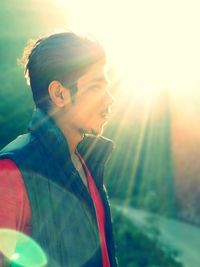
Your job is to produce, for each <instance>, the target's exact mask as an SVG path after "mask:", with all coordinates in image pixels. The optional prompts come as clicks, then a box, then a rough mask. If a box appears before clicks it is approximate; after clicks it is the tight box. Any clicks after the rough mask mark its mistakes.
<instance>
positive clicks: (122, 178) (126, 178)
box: [0, 0, 200, 267]
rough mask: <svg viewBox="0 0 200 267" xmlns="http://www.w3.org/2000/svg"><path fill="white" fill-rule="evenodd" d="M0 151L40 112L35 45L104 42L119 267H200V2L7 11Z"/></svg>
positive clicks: (89, 3)
mask: <svg viewBox="0 0 200 267" xmlns="http://www.w3.org/2000/svg"><path fill="white" fill-rule="evenodd" d="M0 7H1V8H0V33H1V34H0V148H2V147H3V146H4V145H6V144H7V143H8V142H10V141H11V140H12V139H14V138H15V137H16V136H17V135H19V134H22V133H25V132H26V129H27V124H28V122H29V120H30V118H31V114H32V111H33V108H34V104H33V100H32V95H31V90H30V88H29V87H28V85H27V84H26V82H25V79H24V77H23V69H22V68H21V67H20V66H19V65H18V63H17V61H18V59H19V58H20V57H21V55H22V52H23V49H24V47H25V45H26V43H27V41H28V40H29V39H32V38H33V39H34V38H37V37H40V36H43V35H46V34H49V33H54V32H57V31H59V32H60V31H64V30H66V29H69V28H70V29H72V30H75V31H84V32H85V31H86V32H89V33H92V34H93V35H95V36H96V37H97V38H98V39H99V40H100V41H101V42H102V43H103V45H104V46H105V48H106V50H107V54H108V62H109V65H110V67H111V68H110V79H111V82H112V87H111V91H112V93H113V95H114V97H115V105H114V107H113V115H112V118H111V120H110V122H109V123H108V124H107V126H106V129H105V132H104V135H105V136H106V137H108V138H111V139H113V140H114V141H115V150H114V152H113V154H112V156H111V158H110V160H109V162H108V164H107V166H106V170H105V182H106V185H107V189H108V191H109V195H110V198H111V208H112V213H113V221H114V231H115V236H116V243H117V255H118V261H119V266H123V267H124V266H125V267H126V266H128V267H168V266H169V267H174V266H175V267H176V266H180V267H183V266H184V267H188V266H191V267H198V266H200V255H199V247H200V164H199V162H200V36H199V28H200V16H199V12H200V2H199V1H198V0H196V1H195V0H190V1H189V0H168V1H165V0H151V1H148V0H140V1H136V0H132V1H131V0H123V1H122V0H118V1H117V0H107V1H105V0H101V1H98V0H84V1H81V0H73V1H67V0H66V1H64V0H43V1H39V0H29V1H25V0H16V1H11V0H7V1H1V4H0Z"/></svg>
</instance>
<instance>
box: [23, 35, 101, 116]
mask: <svg viewBox="0 0 200 267" xmlns="http://www.w3.org/2000/svg"><path fill="white" fill-rule="evenodd" d="M102 59H105V51H104V49H103V47H102V45H100V44H99V42H98V41H97V40H96V39H94V38H93V37H90V36H81V35H77V34H75V33H73V32H63V33H57V34H53V35H49V36H48V37H44V38H41V39H38V40H37V41H34V42H32V43H30V42H29V45H28V46H27V47H26V48H25V50H24V55H23V63H24V66H25V77H26V78H27V80H28V82H29V83H30V86H31V89H32V94H33V99H34V102H35V104H36V106H37V107H40V108H41V109H43V110H44V111H48V110H49V108H50V107H51V100H50V97H49V93H48V85H49V84H50V83H51V81H53V80H58V81H60V82H61V83H62V84H63V85H64V86H66V87H68V88H69V89H70V93H71V96H72V99H73V96H74V95H75V93H76V91H77V87H76V82H77V80H78V78H80V77H81V76H82V75H84V74H85V73H86V72H87V70H88V69H89V67H90V66H91V65H92V64H94V63H96V62H97V61H99V60H102Z"/></svg>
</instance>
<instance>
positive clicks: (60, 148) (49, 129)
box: [29, 109, 113, 174]
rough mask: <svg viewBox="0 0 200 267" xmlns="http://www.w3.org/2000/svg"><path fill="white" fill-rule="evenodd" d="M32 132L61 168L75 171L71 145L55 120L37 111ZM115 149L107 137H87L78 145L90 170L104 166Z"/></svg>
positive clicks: (32, 124) (34, 114)
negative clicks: (91, 167) (97, 165)
mask: <svg viewBox="0 0 200 267" xmlns="http://www.w3.org/2000/svg"><path fill="white" fill-rule="evenodd" d="M29 130H30V132H31V133H32V134H33V135H35V136H36V137H37V138H38V139H39V140H40V142H41V143H42V145H43V146H44V147H45V150H46V151H47V152H48V155H49V156H51V157H53V160H55V161H56V162H57V163H58V164H59V166H60V167H62V168H63V169H64V170H65V171H66V172H67V173H68V174H69V173H70V172H71V171H72V170H73V169H74V167H73V164H72V162H71V157H70V152H69V145H68V143H67V141H66V139H65V137H64V135H63V133H62V132H61V130H60V129H59V128H58V127H57V125H56V124H55V122H54V121H53V119H52V118H51V117H50V116H48V115H47V114H45V113H44V112H43V111H42V110H40V109H36V110H35V112H34V113H33V117H32V120H31V123H30V125H29ZM112 149H113V142H112V141H111V140H109V139H106V138H105V137H101V136H98V137H96V136H93V135H87V136H85V137H84V138H83V140H82V142H81V143H80V144H79V145H78V147H77V150H78V152H79V153H80V154H81V156H82V157H83V159H84V160H85V161H86V164H87V166H88V168H89V169H90V165H91V164H92V165H93V166H94V165H96V164H104V163H105V162H106V161H107V159H108V157H109V156H110V154H111V152H112Z"/></svg>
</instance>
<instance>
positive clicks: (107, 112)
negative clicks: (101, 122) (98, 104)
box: [100, 108, 111, 119]
mask: <svg viewBox="0 0 200 267" xmlns="http://www.w3.org/2000/svg"><path fill="white" fill-rule="evenodd" d="M110 113H111V110H110V108H106V109H104V110H102V111H101V112H100V116H101V117H103V118H106V119H108V118H109V116H110Z"/></svg>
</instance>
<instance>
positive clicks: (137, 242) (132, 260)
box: [113, 210, 183, 267]
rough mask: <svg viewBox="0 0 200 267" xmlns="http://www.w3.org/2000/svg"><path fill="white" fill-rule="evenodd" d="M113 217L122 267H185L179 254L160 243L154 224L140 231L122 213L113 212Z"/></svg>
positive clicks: (118, 254) (118, 255) (150, 223)
mask: <svg viewBox="0 0 200 267" xmlns="http://www.w3.org/2000/svg"><path fill="white" fill-rule="evenodd" d="M113 215H114V216H113V219H114V223H113V225H114V233H115V237H116V244H117V257H118V261H119V266H120V267H122V266H126V267H183V265H182V264H181V263H180V262H179V261H178V253H177V252H176V251H174V250H172V249H171V248H169V247H168V246H166V245H164V244H162V243H161V242H160V241H159V239H158V237H159V232H158V230H157V228H156V227H155V225H154V224H153V222H151V221H150V222H149V226H148V227H147V228H144V229H142V230H140V229H138V227H137V226H136V225H135V224H134V223H133V222H131V221H130V220H129V219H127V218H126V217H125V216H124V215H123V213H122V212H119V211H116V210H113Z"/></svg>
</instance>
